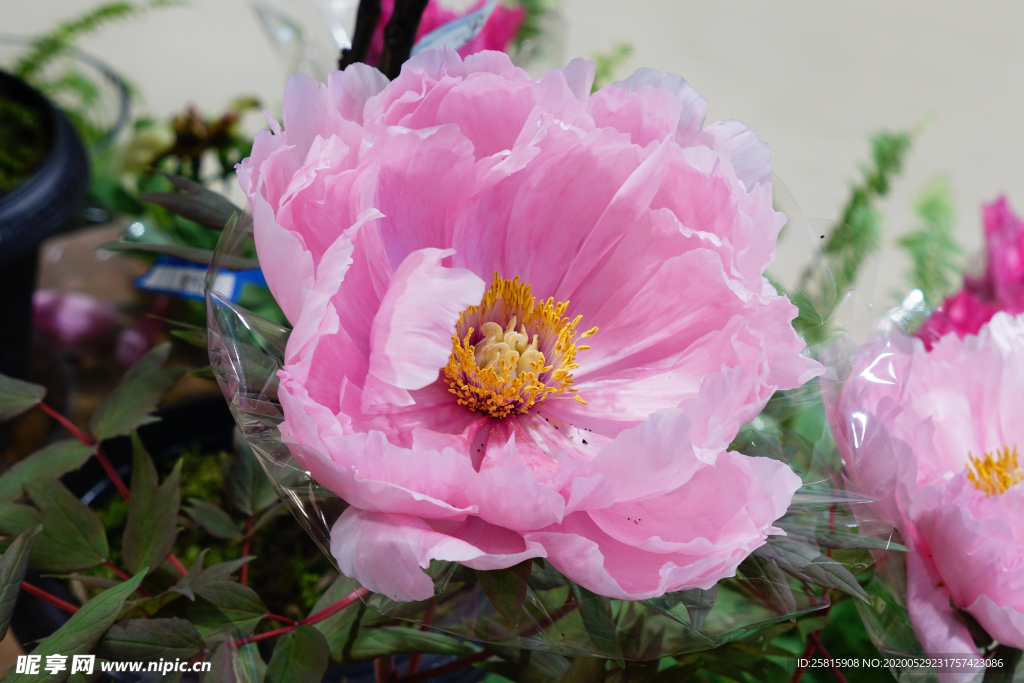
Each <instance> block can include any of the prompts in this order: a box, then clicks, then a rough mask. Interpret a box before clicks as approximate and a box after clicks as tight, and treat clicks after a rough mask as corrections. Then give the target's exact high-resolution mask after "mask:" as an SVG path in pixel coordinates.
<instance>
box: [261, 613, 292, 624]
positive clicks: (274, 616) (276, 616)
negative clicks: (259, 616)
mask: <svg viewBox="0 0 1024 683" xmlns="http://www.w3.org/2000/svg"><path fill="white" fill-rule="evenodd" d="M263 618H264V619H277V620H278V621H280V622H281V623H282V624H297V623H299V622H297V621H295V620H294V619H289V618H288V617H282V616H281V615H280V614H274V613H273V612H267V613H266V614H264V615H263Z"/></svg>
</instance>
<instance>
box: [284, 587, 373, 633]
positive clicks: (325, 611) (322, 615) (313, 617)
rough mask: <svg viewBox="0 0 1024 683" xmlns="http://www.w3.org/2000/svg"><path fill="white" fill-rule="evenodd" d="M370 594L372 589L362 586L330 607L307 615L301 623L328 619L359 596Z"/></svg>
mask: <svg viewBox="0 0 1024 683" xmlns="http://www.w3.org/2000/svg"><path fill="white" fill-rule="evenodd" d="M369 594H370V591H368V590H366V589H365V588H360V589H358V590H356V591H354V592H352V593H349V594H348V595H346V596H345V597H343V598H342V599H341V600H338V602H336V603H334V604H333V605H331V606H330V607H327V608H325V609H322V610H320V611H319V612H317V613H316V614H311V615H309V616H308V617H306V618H305V619H303V620H302V621H300V622H299V623H300V624H315V623H317V622H318V621H323V620H324V619H326V618H327V617H329V616H331V615H332V614H334V613H335V612H340V611H341V610H343V609H345V608H346V607H348V606H349V605H351V604H352V603H353V602H355V601H356V600H358V599H359V598H363V597H366V596H367V595H369Z"/></svg>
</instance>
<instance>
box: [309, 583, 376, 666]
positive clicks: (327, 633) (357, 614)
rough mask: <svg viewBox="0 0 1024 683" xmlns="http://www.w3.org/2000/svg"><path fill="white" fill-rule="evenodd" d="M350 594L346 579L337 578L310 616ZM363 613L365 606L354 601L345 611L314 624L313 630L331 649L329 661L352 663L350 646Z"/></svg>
mask: <svg viewBox="0 0 1024 683" xmlns="http://www.w3.org/2000/svg"><path fill="white" fill-rule="evenodd" d="M351 592H352V586H351V584H350V583H349V582H348V579H346V578H345V577H344V576H339V577H338V578H337V579H335V580H334V583H332V584H331V585H330V587H329V588H328V589H327V590H326V591H324V592H323V594H322V595H321V596H320V599H319V600H317V601H316V604H315V605H313V609H312V610H310V614H316V613H317V612H320V611H322V610H325V609H327V608H328V607H330V606H331V605H333V604H334V603H336V602H338V601H339V600H341V599H342V598H344V597H345V596H347V595H348V594H349V593H351ZM365 612H366V605H364V604H363V601H362V600H356V601H355V602H353V603H352V604H351V605H349V606H348V607H346V608H345V609H342V610H340V611H338V612H335V613H334V614H332V615H331V616H329V617H327V618H326V619H323V620H321V621H318V622H317V623H316V624H314V628H316V629H317V630H318V631H320V632H321V633H323V634H324V638H326V639H327V644H328V646H329V647H330V649H331V659H333V660H334V661H336V662H344V661H352V646H353V645H354V644H355V641H356V638H357V637H358V636H359V624H360V622H361V621H362V617H363V614H364V613H365Z"/></svg>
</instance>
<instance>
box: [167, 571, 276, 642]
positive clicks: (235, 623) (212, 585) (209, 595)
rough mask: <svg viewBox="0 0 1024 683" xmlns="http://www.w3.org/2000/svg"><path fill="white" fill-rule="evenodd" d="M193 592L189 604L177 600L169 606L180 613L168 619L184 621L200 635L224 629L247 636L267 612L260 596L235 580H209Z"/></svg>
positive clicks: (185, 601)
mask: <svg viewBox="0 0 1024 683" xmlns="http://www.w3.org/2000/svg"><path fill="white" fill-rule="evenodd" d="M195 593H196V599H195V601H193V602H189V601H187V600H181V601H178V602H176V603H173V604H172V605H170V606H169V607H170V608H176V609H178V610H181V614H171V615H169V616H181V617H183V618H185V619H187V620H188V621H190V622H192V623H193V624H195V627H196V628H197V629H199V632H200V633H201V634H203V635H204V636H206V635H207V634H209V633H212V632H214V631H218V630H221V629H225V628H226V629H238V630H239V631H241V632H242V635H243V636H250V635H252V633H253V631H254V630H255V629H256V624H258V623H259V622H260V620H261V619H262V618H263V617H264V615H266V613H267V607H266V605H264V604H263V601H262V600H261V599H260V596H258V595H257V594H256V593H255V591H253V589H251V588H249V587H248V586H243V585H242V584H240V583H238V582H237V581H210V582H209V583H204V584H202V585H200V586H198V587H196V588H195ZM161 614H162V613H161Z"/></svg>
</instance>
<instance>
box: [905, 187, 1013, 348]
mask: <svg viewBox="0 0 1024 683" xmlns="http://www.w3.org/2000/svg"><path fill="white" fill-rule="evenodd" d="M982 216H983V218H984V223H985V256H986V265H985V272H984V273H983V274H982V276H981V277H967V278H965V279H964V288H963V289H962V290H960V291H959V292H957V293H956V294H954V295H952V296H950V297H948V298H947V299H946V300H945V301H943V302H942V305H941V306H940V307H939V308H938V309H937V310H936V311H935V312H934V313H932V315H930V316H929V317H928V319H927V320H925V321H924V323H923V324H922V325H921V328H920V329H919V330H918V331H917V336H919V337H920V338H921V339H923V340H924V342H925V345H926V346H927V347H928V348H931V345H932V343H933V342H934V341H935V340H936V339H939V338H940V337H942V336H943V335H946V334H949V333H950V332H955V333H956V334H957V335H958V336H960V337H961V338H962V337H964V336H965V335H968V334H978V330H980V329H981V326H982V325H984V324H985V323H987V322H988V321H989V320H991V319H992V316H993V315H995V314H996V313H998V312H999V311H1006V312H1008V313H1013V314H1017V313H1022V312H1024V221H1022V220H1021V219H1020V218H1018V217H1017V216H1016V215H1015V214H1014V213H1013V211H1012V210H1011V209H1010V204H1009V202H1008V201H1007V200H1006V197H1005V196H1001V197H999V198H998V199H997V200H996V201H994V202H992V203H991V204H986V205H985V206H983V207H982Z"/></svg>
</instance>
